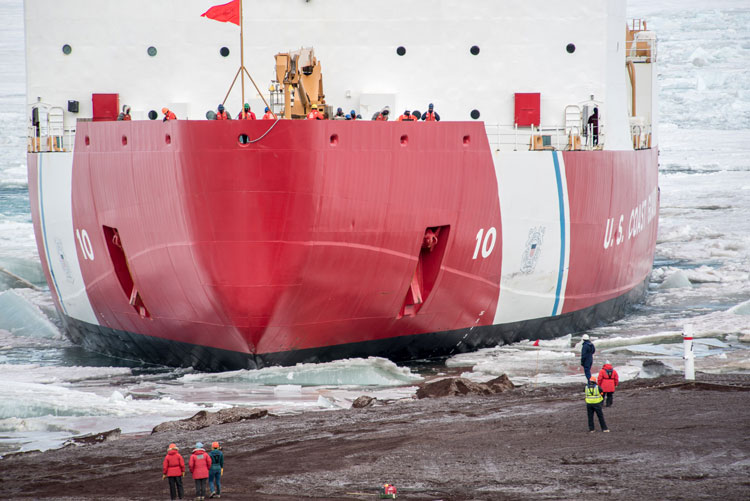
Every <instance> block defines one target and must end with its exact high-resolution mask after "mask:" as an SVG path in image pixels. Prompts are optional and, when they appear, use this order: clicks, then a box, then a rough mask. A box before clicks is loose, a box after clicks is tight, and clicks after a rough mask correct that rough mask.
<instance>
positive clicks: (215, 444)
mask: <svg viewBox="0 0 750 501" xmlns="http://www.w3.org/2000/svg"><path fill="white" fill-rule="evenodd" d="M211 447H212V448H213V449H218V448H219V442H214V443H212V444H211Z"/></svg>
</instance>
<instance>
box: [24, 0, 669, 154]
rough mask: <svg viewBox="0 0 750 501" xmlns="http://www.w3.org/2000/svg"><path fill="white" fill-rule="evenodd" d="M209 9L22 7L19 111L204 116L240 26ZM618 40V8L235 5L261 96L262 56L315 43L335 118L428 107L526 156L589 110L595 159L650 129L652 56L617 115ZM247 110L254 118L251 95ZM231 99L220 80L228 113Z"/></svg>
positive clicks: (581, 124)
mask: <svg viewBox="0 0 750 501" xmlns="http://www.w3.org/2000/svg"><path fill="white" fill-rule="evenodd" d="M217 3H223V2H221V0H218V1H212V0H162V1H159V2H153V1H146V0H132V1H128V2H114V1H101V0H67V1H65V2H60V1H57V0H33V1H32V0H26V2H25V16H26V50H27V72H26V73H27V79H28V86H27V95H28V96H29V98H28V99H29V107H30V108H31V107H32V106H39V105H38V104H37V103H43V104H42V106H41V108H42V109H43V111H45V115H44V117H46V116H47V115H46V110H48V109H50V108H54V109H53V111H52V112H51V113H50V115H49V116H50V119H49V120H50V123H51V125H50V127H51V128H55V127H58V128H62V127H64V128H65V129H67V130H68V131H72V130H73V129H74V127H75V122H76V120H77V119H79V118H90V117H91V116H92V96H91V95H92V94H93V93H116V94H119V103H120V105H122V104H128V105H130V106H131V107H132V115H133V118H134V119H136V120H138V119H147V118H148V114H149V112H150V111H152V110H153V111H156V112H159V110H161V108H162V107H164V106H166V107H168V108H170V109H171V110H173V111H174V112H175V113H176V114H177V116H178V118H180V119H185V118H189V119H204V117H205V113H206V111H208V110H215V109H216V106H217V104H218V103H220V102H222V101H223V100H224V97H225V94H226V92H227V90H228V89H229V86H230V83H231V82H232V78H233V77H234V75H235V73H236V72H237V69H238V67H239V56H240V50H239V39H240V37H239V27H237V26H236V25H234V24H229V23H221V22H217V21H214V20H210V19H207V18H205V17H201V14H202V13H203V12H205V11H206V10H207V9H208V8H210V7H211V6H212V5H215V4H217ZM625 33H626V20H625V2H624V1H620V0H617V1H615V0H607V1H604V0H582V1H577V2H561V1H559V0H543V1H538V2H528V1H525V0H519V1H498V0H441V1H436V0H409V1H407V2H403V1H395V0H382V1H378V2H371V1H360V0H307V1H303V0H244V44H245V65H246V66H247V67H248V68H249V70H250V72H251V73H252V75H253V77H254V79H255V80H256V82H257V83H258V85H259V87H260V88H261V90H262V91H263V92H265V91H266V89H267V88H268V85H269V83H270V82H271V80H272V78H273V77H274V59H273V56H274V54H276V53H278V52H284V51H287V50H290V49H291V50H293V49H296V48H299V47H302V46H305V47H314V48H315V53H316V56H317V57H318V59H319V60H320V61H321V62H322V65H323V74H324V85H325V94H326V102H327V103H328V104H329V105H332V106H333V107H334V109H335V108H336V107H339V106H340V107H342V108H343V109H344V110H347V111H348V110H350V109H354V110H356V111H357V112H359V113H361V114H362V115H363V117H364V118H366V119H367V118H369V117H370V116H371V115H372V114H373V113H374V112H376V111H378V110H380V109H381V108H382V107H383V106H386V105H387V106H390V107H391V110H392V112H393V114H394V115H395V116H398V114H400V113H401V112H403V110H405V109H409V110H414V109H417V110H420V111H425V110H426V108H427V105H428V103H431V102H432V103H435V108H436V110H437V111H438V112H439V113H440V115H441V117H442V118H443V119H444V120H474V119H476V120H482V121H484V122H485V124H487V127H488V133H489V135H490V140H491V142H492V143H493V145H496V146H497V149H524V150H525V149H528V146H529V137H530V134H531V133H532V132H533V133H536V134H546V135H550V136H551V138H550V139H549V140H548V141H546V142H545V146H547V147H550V148H556V149H564V148H566V145H567V142H568V135H569V134H570V133H571V130H572V131H573V132H579V133H581V134H582V135H584V136H585V131H584V130H577V129H585V121H586V118H587V116H583V114H584V113H586V112H587V113H590V112H591V111H592V109H593V107H594V106H598V107H599V108H600V114H601V127H602V129H601V134H602V139H601V140H600V143H601V144H602V145H603V147H604V148H605V149H620V150H621V149H632V148H633V138H632V129H631V125H633V124H635V125H637V126H638V127H639V129H638V130H642V131H644V134H645V131H648V133H650V131H651V125H652V122H653V121H654V120H655V117H656V114H655V113H654V112H653V110H652V109H651V108H652V107H653V106H652V103H653V102H654V100H653V99H651V94H652V93H653V81H654V80H655V75H654V73H655V72H653V71H652V70H651V66H652V65H651V64H650V62H651V58H649V60H648V62H647V63H646V64H642V63H643V61H639V62H638V63H637V64H636V65H635V66H637V67H638V71H637V79H636V86H637V88H638V89H637V90H638V92H637V93H636V94H637V101H638V104H639V108H638V114H639V115H640V116H639V118H638V119H636V120H632V119H631V117H630V114H631V105H630V101H629V100H630V99H631V97H630V96H631V79H630V78H629V74H628V70H627V67H626V57H627V56H628V50H627V48H626V44H625ZM644 40H645V38H644ZM222 48H225V50H224V51H223V52H224V53H226V49H228V52H229V53H228V55H227V56H223V55H222ZM400 53H403V55H399V54H400ZM633 55H635V54H633ZM631 59H632V58H631ZM641 59H642V58H641ZM646 66H648V70H646V69H645V68H646ZM516 93H539V94H540V101H541V110H540V111H541V115H540V118H541V120H540V122H541V123H540V124H535V127H534V128H533V129H531V128H529V127H520V128H518V130H516V129H515V128H514V103H515V94H516ZM647 94H648V95H647ZM266 97H267V95H266ZM68 101H78V103H79V111H78V112H77V113H72V112H69V111H68V110H67V106H68ZM246 101H248V102H250V104H251V105H252V106H253V109H254V110H255V111H256V112H257V111H260V112H262V109H263V108H262V107H263V101H262V100H261V99H260V96H259V95H258V94H257V92H256V91H255V90H254V89H253V88H252V86H248V85H246ZM241 104H242V103H241V97H240V91H239V89H238V88H237V87H236V86H235V88H234V90H233V91H232V94H231V95H230V97H229V99H228V101H227V108H228V109H229V111H230V112H231V113H232V114H236V113H237V111H238V110H239V109H240V107H241ZM584 110H587V111H584ZM576 113H577V116H578V121H577V124H576V123H575V122H576V120H575V116H576ZM58 115H62V116H63V118H62V119H60V117H59V116H58ZM571 117H574V118H573V119H571ZM43 121H44V120H43ZM52 122H55V123H52ZM540 127H541V129H542V130H541V131H540V130H539V128H540ZM50 134H53V135H58V134H57V133H56V132H50ZM69 142H70V141H69V138H68V140H66V144H67V143H69ZM586 143H587V140H586V138H584V139H583V147H586ZM589 146H591V145H589ZM636 146H637V145H636Z"/></svg>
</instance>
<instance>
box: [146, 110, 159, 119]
mask: <svg viewBox="0 0 750 501" xmlns="http://www.w3.org/2000/svg"><path fill="white" fill-rule="evenodd" d="M157 118H159V114H158V113H156V111H155V110H151V111H149V112H148V119H149V120H156V119H157Z"/></svg>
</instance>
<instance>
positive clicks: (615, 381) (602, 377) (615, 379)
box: [596, 364, 620, 393]
mask: <svg viewBox="0 0 750 501" xmlns="http://www.w3.org/2000/svg"><path fill="white" fill-rule="evenodd" d="M596 383H597V384H598V385H599V386H600V387H601V389H602V392H603V393H614V391H615V386H617V385H619V384H620V376H618V375H617V371H616V370H614V369H613V368H612V364H604V366H603V367H602V370H600V371H599V377H598V378H597V379H596Z"/></svg>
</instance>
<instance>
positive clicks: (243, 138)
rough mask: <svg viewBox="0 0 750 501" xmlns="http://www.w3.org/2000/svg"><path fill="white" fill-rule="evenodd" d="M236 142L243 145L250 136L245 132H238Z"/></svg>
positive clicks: (248, 140)
mask: <svg viewBox="0 0 750 501" xmlns="http://www.w3.org/2000/svg"><path fill="white" fill-rule="evenodd" d="M237 142H238V143H240V144H241V145H245V144H247V143H249V142H250V137H249V136H248V135H247V134H240V135H239V136H238V137H237Z"/></svg>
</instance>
